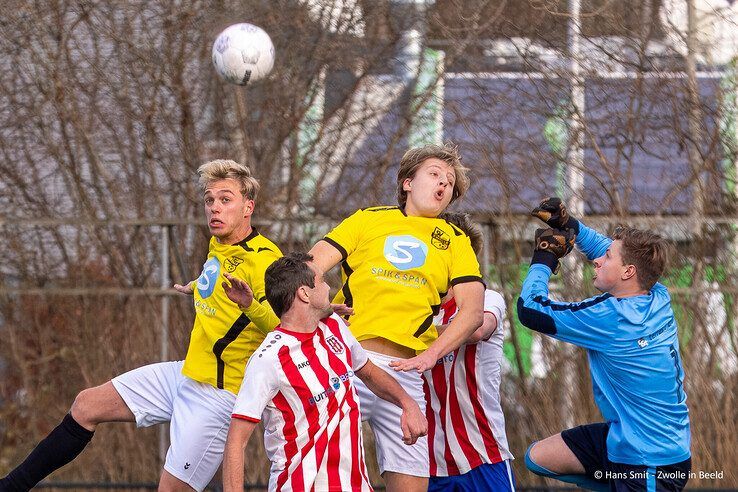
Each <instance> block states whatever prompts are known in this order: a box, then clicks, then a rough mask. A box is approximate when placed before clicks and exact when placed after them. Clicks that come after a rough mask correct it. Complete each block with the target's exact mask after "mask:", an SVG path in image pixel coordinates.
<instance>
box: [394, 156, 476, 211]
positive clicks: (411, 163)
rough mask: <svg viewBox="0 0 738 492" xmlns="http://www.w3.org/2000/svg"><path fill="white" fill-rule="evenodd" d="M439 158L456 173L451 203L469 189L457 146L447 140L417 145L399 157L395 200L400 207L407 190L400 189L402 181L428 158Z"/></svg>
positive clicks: (404, 202) (412, 174) (405, 198)
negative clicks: (439, 142) (442, 142)
mask: <svg viewBox="0 0 738 492" xmlns="http://www.w3.org/2000/svg"><path fill="white" fill-rule="evenodd" d="M432 158H436V159H440V160H442V161H443V162H445V163H446V164H448V165H449V166H451V167H452V168H453V169H454V172H455V173H456V181H454V191H453V194H452V195H451V201H450V202H449V203H453V202H454V201H455V200H456V199H458V198H461V197H462V196H463V195H464V193H466V190H468V189H469V177H468V176H467V175H466V172H467V171H468V170H469V169H468V168H466V167H464V166H462V165H461V156H459V148H458V147H457V146H456V145H454V144H452V143H451V142H447V143H445V144H443V145H433V144H431V145H426V146H424V147H417V148H414V149H410V150H408V151H407V152H405V155H403V156H402V159H400V169H399V170H398V171H397V202H398V203H399V204H400V206H401V207H404V206H405V204H406V203H407V191H405V190H403V189H402V183H403V182H404V181H405V180H406V179H408V178H412V177H413V176H415V172H416V171H417V170H418V168H419V167H420V166H421V165H422V164H423V163H424V162H425V161H427V160H428V159H432Z"/></svg>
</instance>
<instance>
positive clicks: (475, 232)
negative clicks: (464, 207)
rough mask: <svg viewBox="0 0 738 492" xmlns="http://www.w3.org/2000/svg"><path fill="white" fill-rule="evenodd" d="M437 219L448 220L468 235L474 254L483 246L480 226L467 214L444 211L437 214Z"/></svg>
mask: <svg viewBox="0 0 738 492" xmlns="http://www.w3.org/2000/svg"><path fill="white" fill-rule="evenodd" d="M438 218H439V219H443V220H445V221H446V222H449V223H451V224H453V225H455V226H456V227H458V228H459V229H461V230H462V231H464V233H466V235H467V236H469V240H470V241H471V247H472V249H473V250H474V253H475V254H479V253H480V252H481V251H482V247H483V246H484V238H483V236H482V228H481V227H479V224H477V223H476V222H474V221H473V220H472V219H471V217H470V216H469V214H465V213H463V212H444V213H442V214H441V215H439V216H438Z"/></svg>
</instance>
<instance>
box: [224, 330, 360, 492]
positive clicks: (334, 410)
mask: <svg viewBox="0 0 738 492" xmlns="http://www.w3.org/2000/svg"><path fill="white" fill-rule="evenodd" d="M367 360H368V359H367V355H366V352H365V351H364V349H363V348H362V347H361V345H359V342H357V341H356V339H355V338H354V337H353V336H352V335H351V333H350V332H349V331H348V328H347V327H346V325H345V324H344V323H343V321H342V320H341V319H340V318H338V317H337V316H331V317H330V318H325V319H323V320H321V321H320V323H319V324H318V328H317V329H316V330H315V331H314V332H312V333H297V332H292V331H287V330H285V329H283V328H281V327H277V328H275V330H274V331H273V332H271V333H270V334H269V335H267V337H266V339H265V340H264V342H263V343H262V344H261V346H260V347H259V349H257V351H256V352H254V355H252V356H251V359H249V362H248V364H247V366H246V373H245V376H244V380H243V384H242V385H241V390H240V391H239V393H238V397H237V398H236V404H235V405H234V408H233V417H234V418H241V419H245V420H250V421H252V422H258V421H259V420H260V419H261V418H262V416H263V418H264V447H265V448H266V451H267V455H268V456H269V460H270V461H271V462H272V466H271V474H270V478H269V490H271V491H274V490H279V491H303V490H321V491H322V490H325V491H334V490H335V491H344V490H352V491H371V490H372V488H371V485H370V484H369V479H368V475H367V471H366V465H365V461H364V445H363V442H362V437H361V415H360V413H359V399H358V397H357V395H356V391H355V390H354V385H353V382H352V378H353V377H354V371H358V370H359V369H361V368H362V367H363V366H364V364H366V361H367Z"/></svg>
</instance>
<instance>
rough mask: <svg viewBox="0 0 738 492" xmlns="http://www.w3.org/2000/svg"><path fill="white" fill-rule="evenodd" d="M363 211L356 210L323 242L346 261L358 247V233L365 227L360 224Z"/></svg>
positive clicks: (326, 236) (327, 235)
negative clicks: (339, 253) (334, 249)
mask: <svg viewBox="0 0 738 492" xmlns="http://www.w3.org/2000/svg"><path fill="white" fill-rule="evenodd" d="M362 217H363V211H362V210H357V211H356V212H354V213H353V214H352V215H351V216H349V217H347V218H345V219H344V220H343V221H342V222H341V223H340V224H338V225H337V226H336V227H335V228H334V229H333V230H332V231H331V232H329V233H328V234H326V235H325V237H324V238H323V240H324V241H325V242H327V243H328V244H330V245H331V246H333V247H334V248H336V249H337V250H338V251H340V252H341V258H342V259H344V260H345V259H346V258H347V257H348V255H350V254H351V253H352V252H353V251H354V250H355V249H356V248H357V247H358V245H359V241H360V233H361V231H362V228H363V227H365V226H366V224H363V223H362V222H363V221H362Z"/></svg>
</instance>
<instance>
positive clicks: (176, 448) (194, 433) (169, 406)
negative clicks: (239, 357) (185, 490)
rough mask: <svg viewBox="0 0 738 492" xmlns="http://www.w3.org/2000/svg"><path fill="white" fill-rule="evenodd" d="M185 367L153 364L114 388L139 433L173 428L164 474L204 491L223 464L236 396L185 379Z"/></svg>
mask: <svg viewBox="0 0 738 492" xmlns="http://www.w3.org/2000/svg"><path fill="white" fill-rule="evenodd" d="M183 364H184V361H177V362H161V363H158V364H150V365H147V366H143V367H139V368H138V369H134V370H132V371H129V372H126V373H124V374H121V375H120V376H118V377H115V378H113V380H112V383H113V386H114V387H115V389H116V390H117V391H118V393H119V394H120V396H121V397H122V398H123V401H124V402H125V403H126V405H128V408H129V409H130V410H131V412H133V415H134V416H135V417H136V425H137V426H138V427H148V426H150V425H155V424H162V423H165V422H171V425H170V427H169V438H170V446H169V450H168V451H167V457H166V461H165V463H164V469H165V470H166V471H168V472H169V473H170V474H172V475H174V476H175V477H177V478H178V479H180V480H182V481H183V482H185V483H187V484H188V485H189V486H190V487H192V488H193V489H195V490H197V491H202V490H203V489H205V487H206V486H207V485H208V483H210V480H212V478H213V476H214V475H215V472H217V471H218V467H219V466H220V463H221V461H222V460H223V450H224V449H225V441H226V437H227V435H228V426H229V425H230V423H231V411H232V410H233V404H234V403H235V401H236V395H234V394H233V393H231V392H230V391H227V390H223V389H218V388H214V387H213V386H211V385H209V384H205V383H200V382H197V381H194V380H192V379H190V378H188V377H186V376H184V375H182V365H183Z"/></svg>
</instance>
